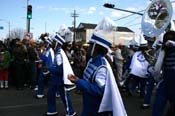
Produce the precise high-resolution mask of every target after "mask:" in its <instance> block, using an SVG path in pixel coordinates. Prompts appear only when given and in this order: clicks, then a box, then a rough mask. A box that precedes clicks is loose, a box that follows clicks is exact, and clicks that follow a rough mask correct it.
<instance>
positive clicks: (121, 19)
mask: <svg viewBox="0 0 175 116" xmlns="http://www.w3.org/2000/svg"><path fill="white" fill-rule="evenodd" d="M143 11H145V10H141V11H139V13H140V12H143ZM133 15H135V14H134V13H133V14H130V15H127V16H124V17H121V18H118V19H116V20H114V21H119V20H122V19H125V18H128V17H130V16H133Z"/></svg>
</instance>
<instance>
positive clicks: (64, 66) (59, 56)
mask: <svg viewBox="0 0 175 116" xmlns="http://www.w3.org/2000/svg"><path fill="white" fill-rule="evenodd" d="M53 40H54V43H53V44H54V45H55V56H54V64H53V65H52V66H49V71H50V73H51V77H50V85H49V90H48V93H47V104H48V111H47V113H46V114H45V116H56V115H57V114H58V112H57V110H56V100H55V94H56V92H58V91H59V94H60V97H61V100H62V101H63V104H64V106H65V109H66V116H75V115H76V112H75V111H74V108H73V106H72V102H71V99H70V96H69V93H68V91H67V90H66V88H65V84H67V85H74V84H73V83H71V82H70V80H68V78H67V77H68V74H69V73H70V74H74V73H73V71H72V68H71V66H70V64H69V61H68V58H67V56H66V54H65V52H64V51H63V50H62V48H61V46H62V45H63V44H64V43H65V40H64V39H63V38H62V37H61V36H60V35H58V34H57V35H55V37H54V38H53Z"/></svg>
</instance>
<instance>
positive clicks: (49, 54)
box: [36, 37, 54, 99]
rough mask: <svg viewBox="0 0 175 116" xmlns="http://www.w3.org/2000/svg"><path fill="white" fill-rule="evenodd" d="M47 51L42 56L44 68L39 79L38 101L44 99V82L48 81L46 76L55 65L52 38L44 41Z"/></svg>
mask: <svg viewBox="0 0 175 116" xmlns="http://www.w3.org/2000/svg"><path fill="white" fill-rule="evenodd" d="M44 42H45V48H46V51H45V50H43V53H41V54H40V59H41V63H42V68H41V70H40V74H39V77H38V92H37V95H36V98H37V99H41V98H44V80H46V78H47V77H46V75H48V74H49V73H50V72H49V70H48V67H49V66H50V65H53V62H54V50H53V49H52V40H51V39H50V38H48V37H47V38H46V37H45V39H44Z"/></svg>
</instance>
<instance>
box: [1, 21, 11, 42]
mask: <svg viewBox="0 0 175 116" xmlns="http://www.w3.org/2000/svg"><path fill="white" fill-rule="evenodd" d="M0 21H4V22H6V23H7V24H8V28H9V39H10V21H7V20H5V19H0Z"/></svg>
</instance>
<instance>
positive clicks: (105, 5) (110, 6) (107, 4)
mask: <svg viewBox="0 0 175 116" xmlns="http://www.w3.org/2000/svg"><path fill="white" fill-rule="evenodd" d="M103 6H104V7H107V8H114V7H115V5H114V4H109V3H106V4H104V5H103Z"/></svg>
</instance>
